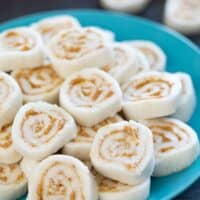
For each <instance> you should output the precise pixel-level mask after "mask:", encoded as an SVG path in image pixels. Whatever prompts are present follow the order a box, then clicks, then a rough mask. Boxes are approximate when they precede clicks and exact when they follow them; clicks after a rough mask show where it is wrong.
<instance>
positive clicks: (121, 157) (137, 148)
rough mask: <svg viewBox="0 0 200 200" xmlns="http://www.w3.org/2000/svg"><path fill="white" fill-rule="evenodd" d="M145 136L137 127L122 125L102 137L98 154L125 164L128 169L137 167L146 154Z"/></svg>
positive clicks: (103, 157) (108, 160)
mask: <svg viewBox="0 0 200 200" xmlns="http://www.w3.org/2000/svg"><path fill="white" fill-rule="evenodd" d="M146 143H147V141H146V138H145V137H144V136H143V135H142V134H139V133H138V130H137V128H135V127H132V126H124V127H123V128H120V129H117V130H115V131H112V132H109V134H107V135H105V136H104V138H102V140H101V142H100V144H99V148H98V154H99V157H100V158H101V159H102V160H106V161H107V162H110V161H112V162H114V163H116V164H120V165H123V166H125V167H126V168H127V169H128V170H131V169H134V168H137V167H138V165H140V163H141V162H142V161H143V159H144V156H145V154H146Z"/></svg>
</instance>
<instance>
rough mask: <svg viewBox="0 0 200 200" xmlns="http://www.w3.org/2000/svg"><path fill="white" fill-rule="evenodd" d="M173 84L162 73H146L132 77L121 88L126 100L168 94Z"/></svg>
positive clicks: (145, 98) (158, 97) (161, 96)
mask: <svg viewBox="0 0 200 200" xmlns="http://www.w3.org/2000/svg"><path fill="white" fill-rule="evenodd" d="M173 85H175V83H174V81H173V80H170V78H168V77H167V76H166V77H165V76H164V74H163V75H162V74H159V73H158V74H153V75H151V74H148V73H147V74H146V75H144V76H141V77H140V78H139V77H138V78H137V77H136V78H135V79H132V81H130V82H129V83H128V84H126V85H125V86H124V88H123V92H124V98H125V99H126V100H127V101H141V100H148V99H160V98H164V97H167V96H169V95H170V94H171V93H172V87H173Z"/></svg>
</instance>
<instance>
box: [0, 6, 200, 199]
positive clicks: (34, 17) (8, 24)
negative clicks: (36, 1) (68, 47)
mask: <svg viewBox="0 0 200 200" xmlns="http://www.w3.org/2000/svg"><path fill="white" fill-rule="evenodd" d="M86 13H87V14H95V15H96V14H98V15H105V14H106V15H111V16H113V17H124V18H131V19H132V20H136V21H138V22H140V23H143V24H145V25H149V26H151V27H153V28H154V29H157V30H159V31H162V32H165V33H166V34H168V35H170V36H171V37H174V38H175V39H177V40H180V41H181V42H183V43H185V44H186V45H187V46H188V47H189V48H191V49H192V50H193V51H194V52H195V53H196V54H197V55H198V56H200V48H199V47H198V45H196V44H195V43H194V42H192V41H191V40H190V39H189V38H187V37H186V36H184V35H182V34H181V33H178V32H176V31H175V30H173V29H171V28H169V27H167V26H165V25H163V24H161V23H159V22H155V21H152V20H150V19H146V18H144V17H140V16H136V15H131V14H127V13H120V12H116V11H105V10H99V9H88V8H87V9H59V10H50V11H41V12H34V13H31V14H27V15H22V16H19V17H16V18H13V19H9V20H6V21H3V22H0V33H1V32H2V31H4V30H6V29H9V28H12V27H17V26H18V24H20V23H22V21H23V23H29V21H31V23H33V21H38V20H40V19H42V18H46V17H51V16H55V15H64V14H67V15H73V14H75V15H76V14H79V15H80V14H86ZM13 24H14V25H13ZM199 177H200V173H199V174H197V177H195V178H194V179H193V180H191V181H190V183H186V184H185V185H184V186H183V187H180V188H179V189H177V190H176V191H173V192H171V193H170V194H168V195H167V196H165V200H170V199H171V198H174V197H176V196H178V195H179V194H181V193H182V192H183V191H185V190H186V189H188V188H189V187H190V186H191V185H192V184H193V183H194V182H195V181H197V180H198V179H199Z"/></svg>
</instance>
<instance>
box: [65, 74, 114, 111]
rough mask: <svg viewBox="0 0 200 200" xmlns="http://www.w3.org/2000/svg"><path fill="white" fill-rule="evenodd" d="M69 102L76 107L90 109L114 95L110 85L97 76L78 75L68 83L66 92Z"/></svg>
mask: <svg viewBox="0 0 200 200" xmlns="http://www.w3.org/2000/svg"><path fill="white" fill-rule="evenodd" d="M67 94H68V96H69V97H70V101H71V102H72V103H73V104H75V105H77V106H85V107H92V106H94V105H96V104H100V103H102V102H104V101H106V100H108V99H109V98H111V97H112V96H113V95H114V89H113V88H112V84H111V83H109V82H108V81H107V80H106V79H105V78H103V77H101V76H99V75H98V74H89V75H88V76H87V77H86V76H83V75H80V76H78V77H76V78H74V79H73V80H71V82H70V86H69V89H68V91H67Z"/></svg>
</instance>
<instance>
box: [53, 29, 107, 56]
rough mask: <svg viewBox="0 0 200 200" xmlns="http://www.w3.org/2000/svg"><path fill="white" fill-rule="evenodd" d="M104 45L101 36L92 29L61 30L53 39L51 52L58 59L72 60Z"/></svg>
mask: <svg viewBox="0 0 200 200" xmlns="http://www.w3.org/2000/svg"><path fill="white" fill-rule="evenodd" d="M103 47H104V41H103V37H102V36H101V34H100V33H98V32H95V31H94V30H92V29H84V30H78V29H77V30H73V31H63V32H62V33H60V35H59V36H58V37H57V39H56V40H54V45H53V47H52V48H53V52H54V54H55V56H56V57H58V58H60V59H66V60H73V59H77V58H80V57H82V56H84V55H87V54H89V53H91V52H92V51H95V50H97V49H101V48H103Z"/></svg>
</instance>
